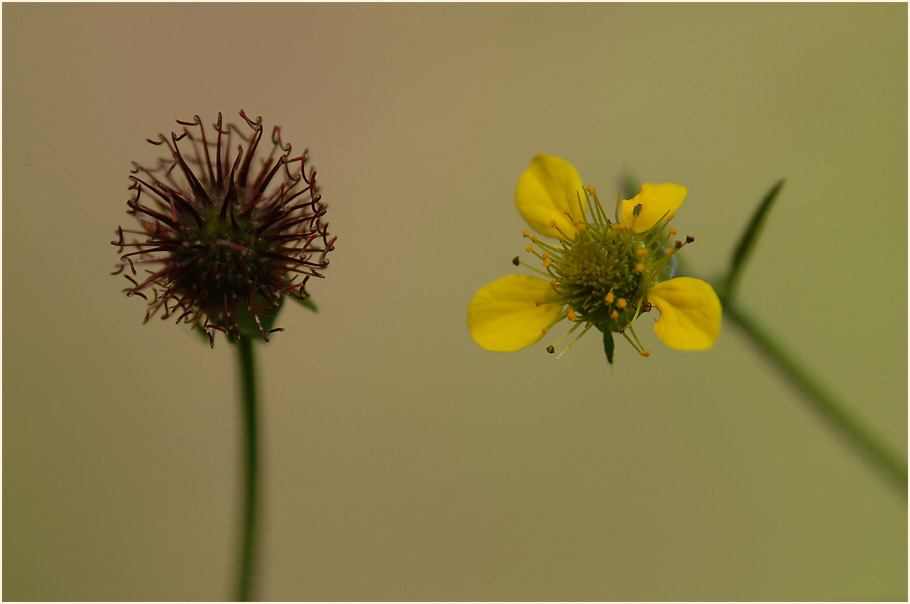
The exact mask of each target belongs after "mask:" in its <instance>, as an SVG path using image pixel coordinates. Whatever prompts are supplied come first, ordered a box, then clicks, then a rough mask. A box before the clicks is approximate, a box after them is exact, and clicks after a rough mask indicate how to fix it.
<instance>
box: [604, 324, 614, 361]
mask: <svg viewBox="0 0 910 604" xmlns="http://www.w3.org/2000/svg"><path fill="white" fill-rule="evenodd" d="M603 334H604V354H606V355H607V362H608V363H609V364H611V365H612V364H613V332H612V331H609V330H606V329H605V330H604V332H603Z"/></svg>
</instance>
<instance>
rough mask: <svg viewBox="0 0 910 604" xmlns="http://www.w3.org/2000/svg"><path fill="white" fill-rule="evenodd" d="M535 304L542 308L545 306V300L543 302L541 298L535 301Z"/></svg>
mask: <svg viewBox="0 0 910 604" xmlns="http://www.w3.org/2000/svg"><path fill="white" fill-rule="evenodd" d="M534 304H535V305H537V306H540V305H541V304H543V300H541V299H540V298H537V299H536V300H534Z"/></svg>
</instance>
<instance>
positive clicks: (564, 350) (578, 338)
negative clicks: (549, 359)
mask: <svg viewBox="0 0 910 604" xmlns="http://www.w3.org/2000/svg"><path fill="white" fill-rule="evenodd" d="M577 325H581V323H577ZM592 327H594V324H593V323H588V324H587V325H585V328H584V329H583V330H582V331H581V333H580V334H578V336H577V337H576V338H575V339H574V340H572V342H571V343H570V344H569V345H568V346H566V347H565V348H564V349H563V351H562V352H560V353H559V354H558V355H557V356H556V358H557V359H559V358H561V357H562V355H564V354H565V353H567V352H569V350H571V349H572V347H573V346H575V343H576V342H577V341H578V340H580V339H581V337H582V336H583V335H585V334H586V333H588V330H589V329H591V328H592Z"/></svg>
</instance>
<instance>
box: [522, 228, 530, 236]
mask: <svg viewBox="0 0 910 604" xmlns="http://www.w3.org/2000/svg"><path fill="white" fill-rule="evenodd" d="M521 234H522V235H524V236H525V237H530V236H531V231H529V230H528V229H525V230H523V231H522V232H521Z"/></svg>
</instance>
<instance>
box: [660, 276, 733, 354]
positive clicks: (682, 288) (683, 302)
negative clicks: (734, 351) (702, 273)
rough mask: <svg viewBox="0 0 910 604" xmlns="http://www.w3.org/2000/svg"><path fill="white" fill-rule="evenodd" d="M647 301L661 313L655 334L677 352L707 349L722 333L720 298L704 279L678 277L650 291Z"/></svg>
mask: <svg viewBox="0 0 910 604" xmlns="http://www.w3.org/2000/svg"><path fill="white" fill-rule="evenodd" d="M648 302H650V303H651V304H653V305H654V306H656V307H657V309H658V310H659V311H660V319H658V320H657V322H655V323H654V331H656V332H657V337H659V338H660V339H661V340H663V342H664V344H666V345H667V346H669V347H670V348H675V349H676V350H705V349H706V348H711V347H712V346H714V342H715V341H716V340H717V336H718V335H719V334H720V323H721V314H722V311H721V307H720V299H719V298H718V297H717V294H716V293H714V289H713V288H712V287H711V286H710V285H709V284H708V283H706V282H704V281H702V280H701V279H694V278H692V277H677V278H675V279H669V280H667V281H663V282H661V283H658V284H657V285H655V286H654V287H652V288H651V289H649V290H648Z"/></svg>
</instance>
